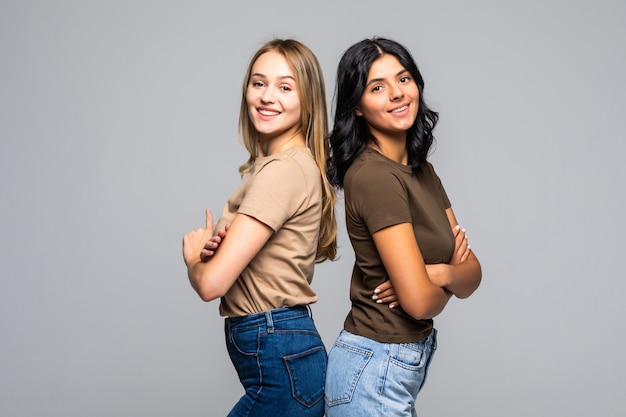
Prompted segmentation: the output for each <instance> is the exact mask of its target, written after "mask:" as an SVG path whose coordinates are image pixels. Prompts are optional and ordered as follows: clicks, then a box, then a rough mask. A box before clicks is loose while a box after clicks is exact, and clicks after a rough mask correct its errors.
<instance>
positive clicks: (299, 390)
mask: <svg viewBox="0 0 626 417" xmlns="http://www.w3.org/2000/svg"><path fill="white" fill-rule="evenodd" d="M283 359H284V361H285V365H286V366H287V371H288V372H289V379H290V380H291V394H292V395H293V397H294V398H295V399H296V400H297V401H298V402H300V403H301V404H302V405H304V406H306V407H311V406H313V405H314V404H316V403H317V402H319V401H320V400H321V399H322V397H323V396H324V380H325V378H326V350H325V349H324V346H317V347H315V348H313V349H309V350H307V351H305V352H302V353H298V354H295V355H288V356H285V357H284V358H283Z"/></svg>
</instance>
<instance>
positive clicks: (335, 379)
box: [325, 329, 437, 417]
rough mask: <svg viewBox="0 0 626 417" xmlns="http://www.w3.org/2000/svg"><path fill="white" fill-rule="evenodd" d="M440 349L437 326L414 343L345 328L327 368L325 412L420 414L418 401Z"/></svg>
mask: <svg viewBox="0 0 626 417" xmlns="http://www.w3.org/2000/svg"><path fill="white" fill-rule="evenodd" d="M436 349H437V331H436V330H435V329H433V331H432V332H431V334H430V335H429V336H428V338H427V339H426V340H424V341H421V342H415V343H397V344H396V343H380V342H376V341H374V340H371V339H368V338H366V337H362V336H357V335H354V334H352V333H350V332H347V331H345V330H343V331H342V332H341V333H340V334H339V336H338V337H337V340H336V341H335V344H334V345H333V347H332V349H331V350H330V353H329V354H328V368H327V371H326V396H325V403H326V417H338V416H341V417H363V416H368V417H373V416H381V417H382V416H385V417H387V416H394V417H397V416H407V417H409V416H411V417H416V416H417V413H416V411H415V400H416V398H417V394H418V392H419V391H420V389H421V388H422V386H423V385H424V382H425V380H426V374H427V371H428V367H429V365H430V361H431V359H432V357H433V354H434V353H435V350H436Z"/></svg>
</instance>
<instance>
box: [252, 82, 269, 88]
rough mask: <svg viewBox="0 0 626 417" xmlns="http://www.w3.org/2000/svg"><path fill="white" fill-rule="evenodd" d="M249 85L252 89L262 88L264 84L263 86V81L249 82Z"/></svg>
mask: <svg viewBox="0 0 626 417" xmlns="http://www.w3.org/2000/svg"><path fill="white" fill-rule="evenodd" d="M250 85H252V86H253V87H263V86H264V85H265V84H263V81H251V82H250Z"/></svg>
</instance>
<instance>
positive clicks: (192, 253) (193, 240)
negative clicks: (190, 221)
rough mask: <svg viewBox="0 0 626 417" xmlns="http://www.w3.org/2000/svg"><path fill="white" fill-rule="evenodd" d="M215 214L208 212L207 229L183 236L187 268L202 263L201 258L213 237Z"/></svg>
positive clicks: (184, 257)
mask: <svg viewBox="0 0 626 417" xmlns="http://www.w3.org/2000/svg"><path fill="white" fill-rule="evenodd" d="M214 228H215V225H214V224H213V214H212V213H211V210H208V209H207V211H206V227H204V228H202V227H201V228H199V229H196V230H192V231H191V232H189V233H187V234H186V235H185V236H183V259H184V260H185V264H186V265H187V267H189V266H191V265H193V264H195V263H198V262H200V261H201V259H200V256H201V253H202V250H203V249H204V246H205V244H206V243H207V242H208V241H209V240H210V239H211V237H212V236H213V229H214Z"/></svg>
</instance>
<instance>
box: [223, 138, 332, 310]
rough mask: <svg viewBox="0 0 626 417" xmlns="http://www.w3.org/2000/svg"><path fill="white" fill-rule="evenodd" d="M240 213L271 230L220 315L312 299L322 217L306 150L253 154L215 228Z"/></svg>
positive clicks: (318, 185) (318, 182)
mask: <svg viewBox="0 0 626 417" xmlns="http://www.w3.org/2000/svg"><path fill="white" fill-rule="evenodd" d="M238 213H240V214H245V215H248V216H251V217H254V218H255V219H257V220H258V221H260V222H262V223H264V224H266V225H268V226H269V227H271V228H272V229H273V230H274V233H273V234H272V236H271V237H270V239H269V240H268V241H267V243H266V244H265V246H263V248H262V249H261V251H259V253H258V254H257V255H256V256H255V257H254V259H252V261H251V262H250V263H249V264H248V266H247V267H246V269H244V271H243V272H242V273H241V275H240V276H239V278H238V279H237V280H236V281H235V283H234V284H233V286H232V287H231V288H230V289H229V290H228V292H227V293H226V295H224V296H223V297H222V299H221V303H220V314H221V315H222V316H228V317H242V316H247V315H249V314H253V313H260V312H262V311H267V310H271V309H274V308H280V307H293V306H295V305H303V304H309V303H314V302H316V301H317V294H316V293H315V291H313V289H312V288H311V286H310V283H311V280H312V279H313V269H314V265H315V254H316V251H317V241H318V236H319V229H320V221H321V216H322V178H321V174H320V171H319V169H318V168H317V165H316V164H315V161H314V159H313V157H312V156H311V153H310V151H309V150H308V149H307V148H302V147H293V148H290V149H288V150H286V151H284V152H281V153H279V154H275V155H271V156H266V157H259V158H257V159H256V161H255V163H254V167H253V169H252V172H251V173H250V174H248V175H247V176H246V177H245V178H244V180H243V182H242V184H241V186H240V187H239V188H238V189H237V191H236V192H235V193H234V194H233V195H232V196H231V198H230V199H229V200H228V202H227V203H226V205H225V206H224V210H223V211H222V216H221V218H220V220H219V222H218V223H217V226H216V228H215V230H216V231H218V230H223V229H224V226H225V225H226V224H229V223H231V222H232V220H233V218H234V217H235V215H236V214H238ZM227 238H228V237H227Z"/></svg>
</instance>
